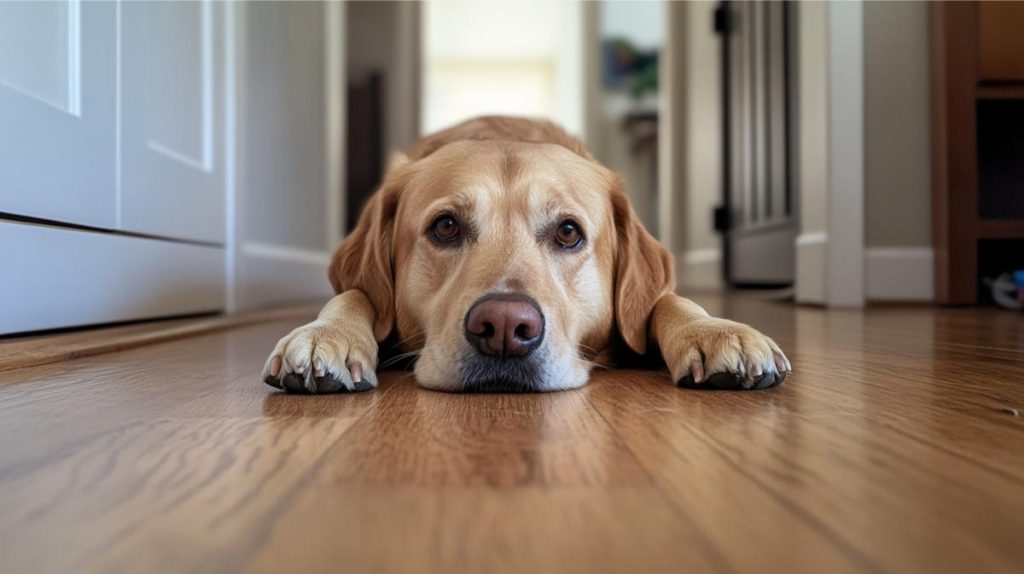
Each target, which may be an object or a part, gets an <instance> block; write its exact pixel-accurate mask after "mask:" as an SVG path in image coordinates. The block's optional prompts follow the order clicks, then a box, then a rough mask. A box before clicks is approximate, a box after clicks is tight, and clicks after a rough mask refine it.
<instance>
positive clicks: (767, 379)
mask: <svg viewBox="0 0 1024 574" xmlns="http://www.w3.org/2000/svg"><path fill="white" fill-rule="evenodd" d="M786 375H787V373H785V372H783V373H777V372H767V373H764V374H763V375H761V376H760V377H757V378H756V379H754V380H753V384H750V385H749V386H747V385H744V383H745V382H747V380H746V379H745V378H744V377H743V376H741V375H739V374H737V373H715V374H714V375H711V376H709V377H708V378H707V379H705V380H704V381H701V382H699V383H698V382H696V381H695V380H694V378H693V375H686V376H685V377H683V378H682V379H679V382H678V383H676V384H677V385H678V386H679V387H680V388H683V389H712V390H714V389H718V390H735V391H750V390H761V389H770V388H772V387H776V386H779V385H781V384H782V381H784V380H786Z"/></svg>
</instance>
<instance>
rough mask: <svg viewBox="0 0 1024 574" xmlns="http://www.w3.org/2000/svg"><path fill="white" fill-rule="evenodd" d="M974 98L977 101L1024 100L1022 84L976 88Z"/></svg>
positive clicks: (1023, 86) (1023, 85)
mask: <svg viewBox="0 0 1024 574" xmlns="http://www.w3.org/2000/svg"><path fill="white" fill-rule="evenodd" d="M974 96H975V97H976V98H977V99H979V100H1024V84H996V85H983V86H978V87H976V88H975V89H974Z"/></svg>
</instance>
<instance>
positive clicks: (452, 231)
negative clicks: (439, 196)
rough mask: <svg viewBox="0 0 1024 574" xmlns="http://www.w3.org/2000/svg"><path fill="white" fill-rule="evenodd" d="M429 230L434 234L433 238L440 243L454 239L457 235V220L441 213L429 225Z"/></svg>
mask: <svg viewBox="0 0 1024 574" xmlns="http://www.w3.org/2000/svg"><path fill="white" fill-rule="evenodd" d="M430 232H431V233H432V234H433V235H434V239H436V240H438V241H440V242H441V243H448V242H449V241H455V240H456V239H457V238H458V237H459V222H458V221H455V218H454V217H452V216H450V215H442V216H440V217H438V218H437V219H435V220H434V224H433V225H431V226H430Z"/></svg>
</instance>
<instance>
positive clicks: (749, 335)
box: [659, 317, 793, 389]
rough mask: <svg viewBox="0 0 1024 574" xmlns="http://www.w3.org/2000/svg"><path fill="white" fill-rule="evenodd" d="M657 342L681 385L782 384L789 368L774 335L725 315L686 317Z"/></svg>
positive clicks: (748, 386) (755, 386)
mask: <svg viewBox="0 0 1024 574" xmlns="http://www.w3.org/2000/svg"><path fill="white" fill-rule="evenodd" d="M659 344H660V346H661V353H662V356H663V357H664V358H665V363H666V365H668V368H669V370H670V371H671V373H672V380H674V381H676V382H677V384H678V385H679V386H680V387H686V388H720V389H766V388H769V387H773V386H775V385H778V384H781V383H782V381H783V380H785V378H786V375H787V374H789V372H790V371H791V370H792V368H793V367H792V365H791V364H790V362H789V359H787V358H786V355H785V354H784V353H783V352H782V349H780V348H779V346H778V345H776V344H775V341H772V340H771V339H770V338H768V337H766V336H764V335H762V334H761V333H760V332H759V331H757V330H756V329H754V328H753V327H749V326H747V325H743V324H741V323H736V322H733V321H728V320H726V319H716V318H713V317H706V318H702V319H697V320H694V321H689V322H687V323H685V324H683V325H679V326H678V327H676V328H674V329H671V330H670V332H669V333H666V335H665V336H664V337H663V339H662V340H661V341H659Z"/></svg>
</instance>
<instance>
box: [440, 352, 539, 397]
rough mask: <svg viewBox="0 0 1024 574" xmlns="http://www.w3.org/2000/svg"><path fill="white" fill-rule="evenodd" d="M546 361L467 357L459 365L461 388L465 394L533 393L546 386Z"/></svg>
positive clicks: (478, 356) (529, 358)
mask: <svg viewBox="0 0 1024 574" xmlns="http://www.w3.org/2000/svg"><path fill="white" fill-rule="evenodd" d="M542 364H543V360H542V359H541V358H535V357H532V356H531V357H525V358H522V359H498V358H494V357H485V356H482V355H475V356H468V357H464V358H463V360H462V361H460V365H459V383H460V385H459V387H460V390H461V391H462V392H465V393H534V392H537V391H543V390H545V388H546V387H547V386H548V385H547V384H546V383H547V381H546V373H545V372H544V371H545V369H544V368H543V367H542Z"/></svg>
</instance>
